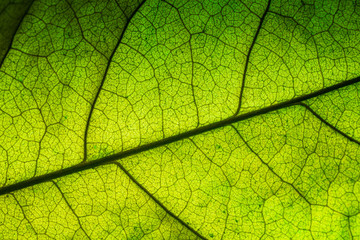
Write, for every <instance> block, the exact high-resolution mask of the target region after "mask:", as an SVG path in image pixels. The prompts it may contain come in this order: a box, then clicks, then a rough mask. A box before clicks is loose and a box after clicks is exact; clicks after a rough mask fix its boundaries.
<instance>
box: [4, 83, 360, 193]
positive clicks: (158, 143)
mask: <svg viewBox="0 0 360 240" xmlns="http://www.w3.org/2000/svg"><path fill="white" fill-rule="evenodd" d="M358 82H360V76H359V77H356V78H353V79H350V80H347V81H344V82H341V83H338V84H335V85H333V86H330V87H327V88H323V89H321V90H318V91H315V92H313V93H310V94H307V95H303V96H299V97H296V98H293V99H291V100H289V101H286V102H281V103H278V104H274V105H271V106H268V107H265V108H262V109H258V110H255V111H252V112H248V113H245V114H242V115H238V116H232V117H230V118H226V119H224V120H221V121H218V122H215V123H211V124H208V125H206V126H202V127H199V128H195V129H192V130H190V131H187V132H184V133H180V134H178V135H175V136H171V137H167V138H164V139H161V140H158V141H155V142H152V143H149V144H145V145H142V146H139V147H136V148H132V149H129V150H126V151H123V152H120V153H115V154H113V155H110V156H106V157H103V158H100V159H97V160H94V161H90V162H81V163H79V164H77V165H74V166H71V167H68V168H65V169H61V170H57V171H54V172H52V173H48V174H44V175H41V176H37V177H34V178H31V179H27V180H24V181H21V182H18V183H15V184H12V185H8V186H5V187H2V188H0V196H1V195H5V194H8V193H11V192H13V191H16V190H20V189H23V188H27V187H30V186H34V185H36V184H39V183H43V182H47V181H50V180H53V179H56V178H59V177H63V176H67V175H69V174H73V173H77V172H81V171H83V170H87V169H90V168H95V167H98V166H101V165H104V164H107V163H111V162H114V161H116V160H120V159H122V158H125V157H128V156H132V155H135V154H138V153H141V152H144V151H148V150H151V149H154V148H157V147H161V146H164V145H166V144H169V143H173V142H176V141H180V140H182V139H185V138H189V137H192V136H195V135H198V134H201V133H204V132H208V131H211V130H214V129H217V128H220V127H224V126H227V125H230V124H232V123H235V122H239V121H243V120H245V119H249V118H251V117H255V116H259V115H262V114H266V113H269V112H273V111H276V110H279V109H282V108H286V107H289V106H292V105H295V104H299V103H301V102H302V101H305V100H308V99H311V98H314V97H317V96H320V95H323V94H326V93H328V92H331V91H334V90H337V89H340V88H343V87H346V86H349V85H351V84H355V83H358Z"/></svg>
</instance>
